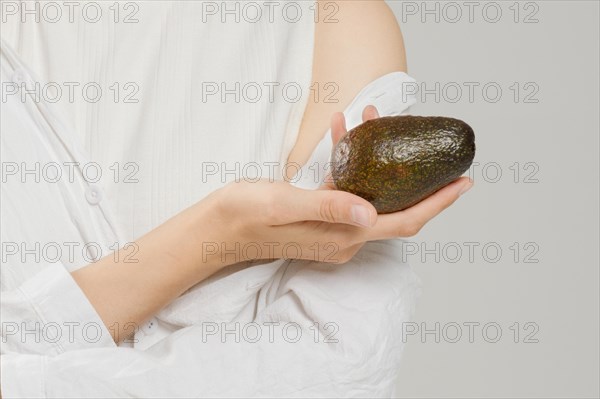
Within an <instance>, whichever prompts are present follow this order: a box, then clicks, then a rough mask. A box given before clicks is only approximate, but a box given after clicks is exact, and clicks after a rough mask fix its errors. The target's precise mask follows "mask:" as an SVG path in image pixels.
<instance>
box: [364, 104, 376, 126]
mask: <svg viewBox="0 0 600 399" xmlns="http://www.w3.org/2000/svg"><path fill="white" fill-rule="evenodd" d="M377 118H379V112H378V111H377V108H375V106H374V105H367V106H366V107H365V109H364V110H363V113H362V120H363V122H366V121H369V120H371V119H377Z"/></svg>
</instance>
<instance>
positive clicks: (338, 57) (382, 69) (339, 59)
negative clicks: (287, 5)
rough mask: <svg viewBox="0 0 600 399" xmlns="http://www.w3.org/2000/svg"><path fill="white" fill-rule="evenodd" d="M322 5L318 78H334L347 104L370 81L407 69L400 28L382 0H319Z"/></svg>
mask: <svg viewBox="0 0 600 399" xmlns="http://www.w3.org/2000/svg"><path fill="white" fill-rule="evenodd" d="M319 4H320V9H321V13H320V15H319V20H318V22H317V23H316V27H315V53H314V55H315V57H314V65H313V72H314V80H315V81H332V80H333V81H335V82H336V83H337V85H338V86H339V93H340V99H339V100H340V105H342V108H343V107H345V106H346V105H347V104H348V103H349V102H350V101H351V100H352V98H354V96H355V95H356V94H357V93H358V92H359V91H360V90H361V89H362V88H363V87H364V86H366V85H367V84H369V83H370V82H371V81H373V80H375V79H377V78H378V77H380V76H383V75H385V74H387V73H390V72H394V71H406V56H405V49H404V40H403V38H402V33H401V31H400V26H399V25H398V22H397V21H396V17H395V16H394V13H393V12H392V10H391V9H390V8H389V7H388V5H387V4H386V3H385V2H384V1H383V0H366V1H356V0H341V1H333V2H332V1H331V0H319ZM331 4H335V6H334V7H333V8H332V7H331ZM328 5H329V9H325V7H328ZM325 15H328V19H325V17H324V16H325Z"/></svg>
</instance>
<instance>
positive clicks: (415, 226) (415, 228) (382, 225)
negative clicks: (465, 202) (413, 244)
mask: <svg viewBox="0 0 600 399" xmlns="http://www.w3.org/2000/svg"><path fill="white" fill-rule="evenodd" d="M472 186H473V182H472V181H471V179H469V178H468V177H461V178H459V179H457V180H455V181H454V182H452V183H450V184H449V185H447V186H446V187H444V188H442V189H440V190H439V191H437V192H436V193H434V194H432V195H431V196H429V197H427V198H425V199H424V200H423V201H421V202H419V203H418V204H416V205H414V206H412V207H410V208H408V209H405V210H403V211H400V212H396V213H390V214H386V215H379V216H378V218H377V224H376V225H375V226H374V227H373V228H372V229H370V230H368V231H366V232H365V233H366V235H367V236H368V238H367V240H381V239H386V238H392V237H410V236H413V235H415V234H417V233H418V232H419V231H420V230H421V228H422V227H423V226H424V225H425V224H426V223H427V222H429V221H430V220H431V219H433V218H434V217H435V216H437V215H438V214H439V213H440V212H442V211H443V210H444V209H446V208H448V207H449V206H450V205H452V204H453V203H454V202H455V201H456V200H457V199H458V198H459V197H460V196H461V195H462V194H464V193H465V192H466V191H467V190H468V189H469V188H471V187H472Z"/></svg>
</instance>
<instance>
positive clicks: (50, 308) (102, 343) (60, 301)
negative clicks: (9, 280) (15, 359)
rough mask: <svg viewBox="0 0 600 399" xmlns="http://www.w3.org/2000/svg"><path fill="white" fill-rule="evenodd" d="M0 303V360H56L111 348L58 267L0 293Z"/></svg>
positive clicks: (92, 314) (69, 278)
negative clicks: (9, 356)
mask: <svg viewBox="0 0 600 399" xmlns="http://www.w3.org/2000/svg"><path fill="white" fill-rule="evenodd" d="M0 302H1V308H2V330H1V336H2V350H1V352H2V353H3V354H4V353H8V352H19V353H31V354H45V355H57V354H60V353H63V352H66V351H71V350H79V349H87V348H97V347H115V346H116V344H115V343H114V341H113V339H112V337H111V335H110V332H109V331H108V329H107V328H106V326H105V325H104V323H103V322H102V320H101V319H100V317H99V316H98V313H96V310H95V309H94V308H93V306H92V304H91V303H90V302H89V300H88V299H87V297H86V296H85V295H84V293H83V292H82V291H81V289H80V288H79V286H78V285H77V283H76V282H75V281H74V280H73V278H72V276H71V274H70V273H69V272H68V271H67V270H66V269H65V267H64V266H63V265H62V264H60V263H55V264H51V265H48V266H46V267H44V269H43V270H42V271H40V272H38V273H37V274H36V275H34V276H33V277H31V278H29V279H28V280H26V281H25V282H24V283H23V284H21V285H20V286H17V287H16V288H14V289H11V290H8V291H3V292H2V296H1V298H0Z"/></svg>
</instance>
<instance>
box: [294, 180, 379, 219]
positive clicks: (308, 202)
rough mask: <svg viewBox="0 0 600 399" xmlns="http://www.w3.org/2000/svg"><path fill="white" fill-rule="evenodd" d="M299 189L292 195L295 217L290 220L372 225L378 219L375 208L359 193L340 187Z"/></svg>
mask: <svg viewBox="0 0 600 399" xmlns="http://www.w3.org/2000/svg"><path fill="white" fill-rule="evenodd" d="M296 190H297V191H296V192H294V193H291V195H290V196H289V202H288V205H290V207H291V209H292V212H291V213H292V214H291V215H290V218H291V219H293V220H289V221H288V222H287V223H292V222H300V221H306V220H316V221H322V222H327V223H342V224H349V225H353V226H359V227H371V226H373V225H375V222H376V221H377V211H376V210H375V207H374V206H373V205H371V203H369V202H368V201H366V200H364V199H363V198H361V197H359V196H357V195H354V194H351V193H347V192H345V191H339V190H304V189H300V188H296Z"/></svg>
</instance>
